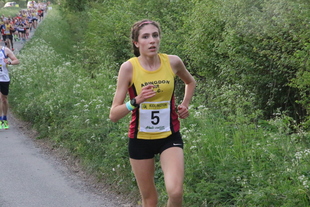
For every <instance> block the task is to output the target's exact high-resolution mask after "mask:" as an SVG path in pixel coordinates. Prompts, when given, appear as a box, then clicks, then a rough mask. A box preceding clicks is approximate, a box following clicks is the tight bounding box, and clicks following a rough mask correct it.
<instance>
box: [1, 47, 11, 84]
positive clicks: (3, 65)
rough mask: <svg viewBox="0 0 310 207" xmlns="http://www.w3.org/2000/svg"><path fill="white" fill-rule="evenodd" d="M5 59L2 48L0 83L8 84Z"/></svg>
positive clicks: (8, 77)
mask: <svg viewBox="0 0 310 207" xmlns="http://www.w3.org/2000/svg"><path fill="white" fill-rule="evenodd" d="M5 58H7V56H6V55H5V52H4V47H2V49H1V50H0V82H9V81H10V76H9V71H8V69H7V67H6V63H5V62H4V59H5Z"/></svg>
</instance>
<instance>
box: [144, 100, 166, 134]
mask: <svg viewBox="0 0 310 207" xmlns="http://www.w3.org/2000/svg"><path fill="white" fill-rule="evenodd" d="M139 112H140V123H139V126H140V131H141V132H167V131H170V102H169V101H163V102H143V103H141V104H140V108H139Z"/></svg>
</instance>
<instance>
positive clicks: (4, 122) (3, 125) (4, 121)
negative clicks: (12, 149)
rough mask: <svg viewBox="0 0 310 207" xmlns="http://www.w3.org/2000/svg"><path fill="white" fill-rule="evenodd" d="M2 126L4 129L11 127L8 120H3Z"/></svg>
mask: <svg viewBox="0 0 310 207" xmlns="http://www.w3.org/2000/svg"><path fill="white" fill-rule="evenodd" d="M2 127H3V129H9V128H10V127H9V122H8V121H7V120H3V121H2Z"/></svg>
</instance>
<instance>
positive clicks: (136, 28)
mask: <svg viewBox="0 0 310 207" xmlns="http://www.w3.org/2000/svg"><path fill="white" fill-rule="evenodd" d="M147 24H152V25H154V26H155V27H157V28H158V32H159V36H160V33H161V30H160V25H159V23H158V22H155V21H152V20H148V19H144V20H141V21H138V22H136V23H134V25H133V26H132V27H131V43H132V48H133V54H134V55H135V56H136V57H139V56H140V51H139V48H137V47H136V45H135V44H134V42H138V37H139V32H140V29H141V28H142V27H144V26H145V25H147Z"/></svg>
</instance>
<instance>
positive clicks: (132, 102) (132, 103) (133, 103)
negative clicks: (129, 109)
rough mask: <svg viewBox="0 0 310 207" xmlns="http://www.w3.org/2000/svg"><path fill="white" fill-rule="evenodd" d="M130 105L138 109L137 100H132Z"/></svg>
mask: <svg viewBox="0 0 310 207" xmlns="http://www.w3.org/2000/svg"><path fill="white" fill-rule="evenodd" d="M130 104H131V105H133V106H134V107H136V106H137V104H136V99H135V98H133V99H131V101H130Z"/></svg>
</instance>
